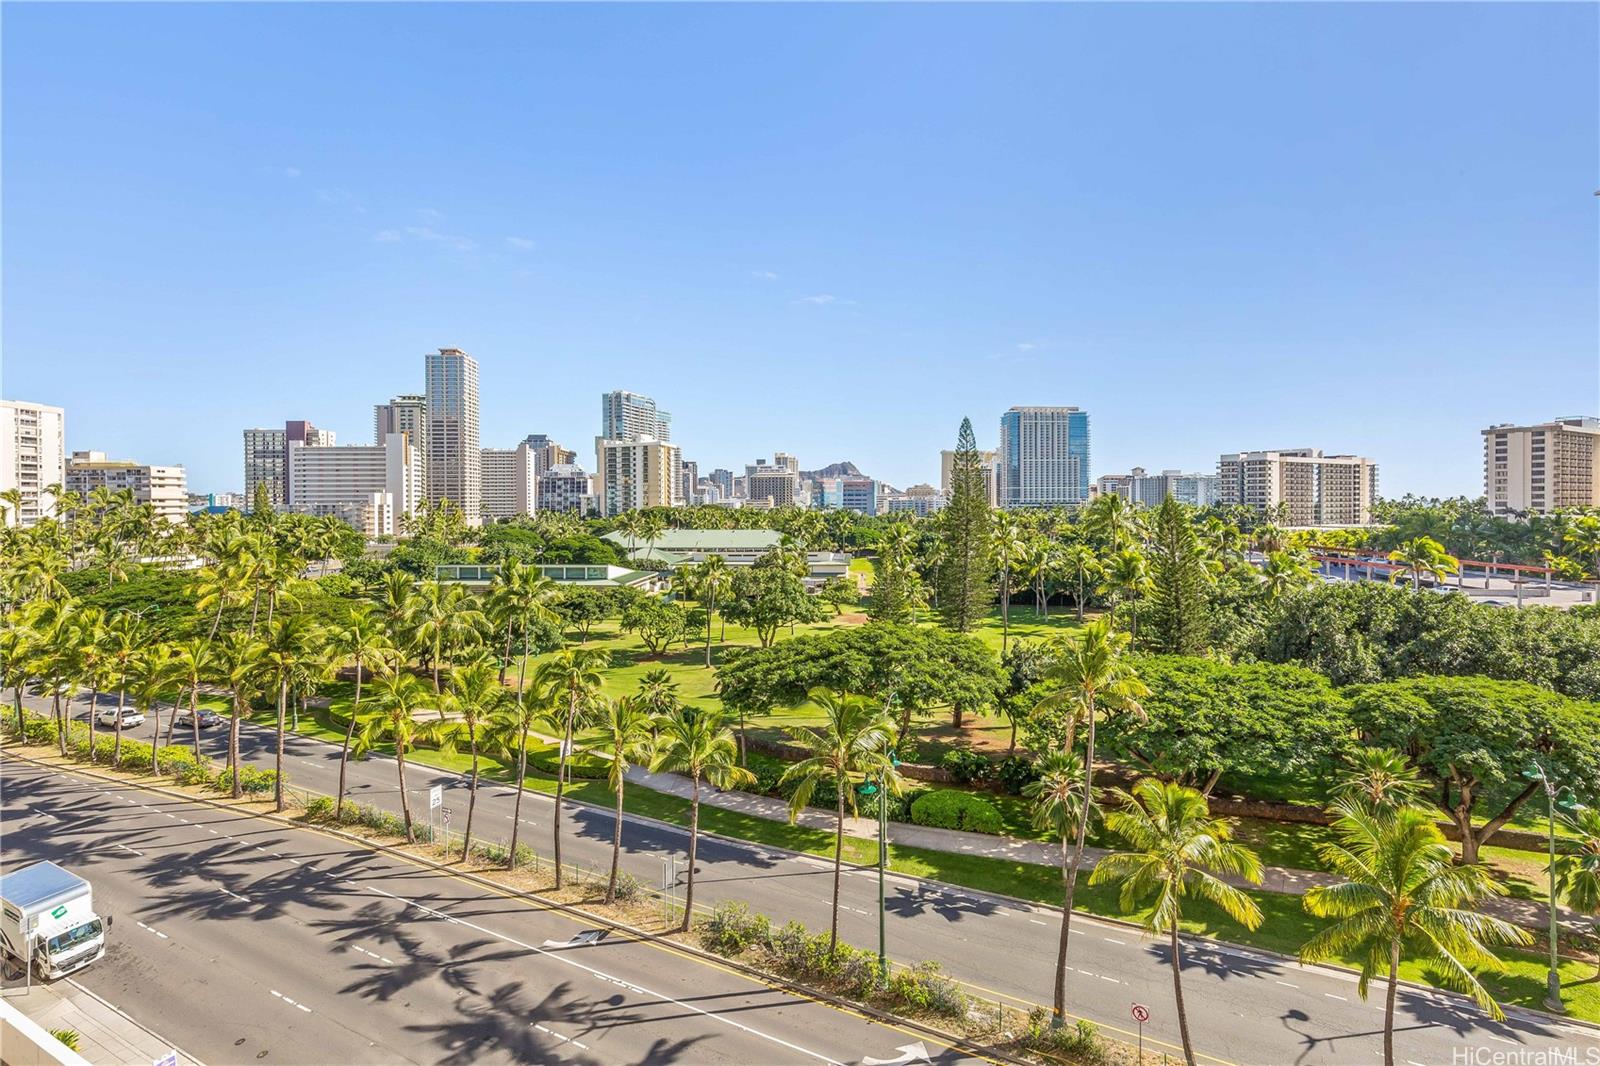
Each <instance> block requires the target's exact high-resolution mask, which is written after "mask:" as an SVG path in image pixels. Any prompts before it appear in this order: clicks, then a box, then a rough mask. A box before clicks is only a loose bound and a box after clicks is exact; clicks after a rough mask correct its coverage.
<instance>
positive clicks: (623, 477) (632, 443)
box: [594, 437, 683, 518]
mask: <svg viewBox="0 0 1600 1066" xmlns="http://www.w3.org/2000/svg"><path fill="white" fill-rule="evenodd" d="M594 453H595V462H596V467H597V472H596V474H595V481H596V483H597V494H598V495H599V497H600V507H601V510H602V512H603V513H604V514H605V516H606V517H608V518H609V517H612V516H613V515H619V514H622V513H623V512H624V511H637V510H639V509H641V508H644V507H679V506H682V504H683V497H682V496H681V495H680V494H679V487H680V481H681V479H680V478H679V473H680V471H681V469H682V459H681V457H680V455H679V454H678V449H677V447H676V446H675V445H672V444H669V443H667V442H666V441H664V440H656V439H654V438H652V437H643V438H640V439H639V440H606V439H605V438H604V437H597V438H596V439H595V442H594Z"/></svg>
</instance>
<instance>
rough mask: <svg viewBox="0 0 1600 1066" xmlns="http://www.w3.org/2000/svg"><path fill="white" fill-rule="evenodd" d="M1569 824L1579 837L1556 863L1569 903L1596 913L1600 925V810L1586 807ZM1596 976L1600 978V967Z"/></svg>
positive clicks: (1585, 912) (1589, 912)
mask: <svg viewBox="0 0 1600 1066" xmlns="http://www.w3.org/2000/svg"><path fill="white" fill-rule="evenodd" d="M1568 825H1569V827H1570V828H1571V829H1572V830H1573V832H1574V833H1576V834H1577V840H1575V841H1573V842H1571V843H1569V844H1568V845H1567V846H1568V848H1569V849H1571V850H1570V851H1569V853H1568V854H1566V855H1563V856H1562V857H1561V858H1560V859H1559V860H1557V863H1556V870H1557V872H1558V873H1559V874H1560V875H1561V883H1562V887H1563V888H1565V889H1566V893H1567V906H1569V907H1571V908H1572V909H1573V910H1575V911H1577V912H1579V913H1580V914H1592V915H1595V916H1596V924H1597V925H1600V810H1597V809H1596V808H1594V807H1586V808H1584V809H1583V810H1581V811H1579V812H1578V813H1577V814H1576V815H1575V816H1574V817H1572V818H1570V819H1569V820H1568ZM1595 975H1596V978H1600V969H1596V971H1595Z"/></svg>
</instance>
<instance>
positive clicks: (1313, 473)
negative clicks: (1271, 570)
mask: <svg viewBox="0 0 1600 1066" xmlns="http://www.w3.org/2000/svg"><path fill="white" fill-rule="evenodd" d="M1377 498H1378V464H1377V463H1375V462H1373V461H1372V460H1371V459H1366V458H1363V457H1361V456H1359V455H1323V454H1322V449H1320V448H1283V449H1279V450H1276V451H1262V452H1234V453H1231V454H1228V455H1224V456H1222V457H1221V458H1220V459H1218V460H1217V503H1218V504H1220V505H1222V506H1224V507H1233V506H1243V507H1251V508H1254V509H1256V510H1258V511H1271V512H1275V513H1277V512H1282V518H1281V521H1282V522H1283V524H1284V525H1289V526H1364V525H1366V524H1367V523H1368V522H1369V521H1371V518H1372V503H1373V501H1374V500H1376V499H1377Z"/></svg>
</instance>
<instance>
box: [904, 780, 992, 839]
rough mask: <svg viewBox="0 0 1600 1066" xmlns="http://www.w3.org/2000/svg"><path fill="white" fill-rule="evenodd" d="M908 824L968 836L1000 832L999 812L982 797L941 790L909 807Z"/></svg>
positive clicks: (947, 789)
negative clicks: (961, 830)
mask: <svg viewBox="0 0 1600 1066" xmlns="http://www.w3.org/2000/svg"><path fill="white" fill-rule="evenodd" d="M911 820H912V821H913V822H915V823H916V824H917V825H930V826H937V827H938V828H940V829H963V830H966V831H967V832H970V833H998V832H1000V812H999V811H998V810H997V809H995V805H994V804H993V803H990V802H989V801H988V800H986V799H984V798H983V797H982V796H974V795H973V794H972V793H970V792H961V791H959V790H957V789H953V788H941V789H938V790H936V791H933V792H929V793H928V794H927V795H925V796H923V797H921V798H920V799H918V800H917V801H916V803H914V804H912V806H911Z"/></svg>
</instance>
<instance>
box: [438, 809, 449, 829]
mask: <svg viewBox="0 0 1600 1066" xmlns="http://www.w3.org/2000/svg"><path fill="white" fill-rule="evenodd" d="M439 817H440V818H442V819H443V820H444V824H445V825H449V824H450V808H449V807H441V808H439Z"/></svg>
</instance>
